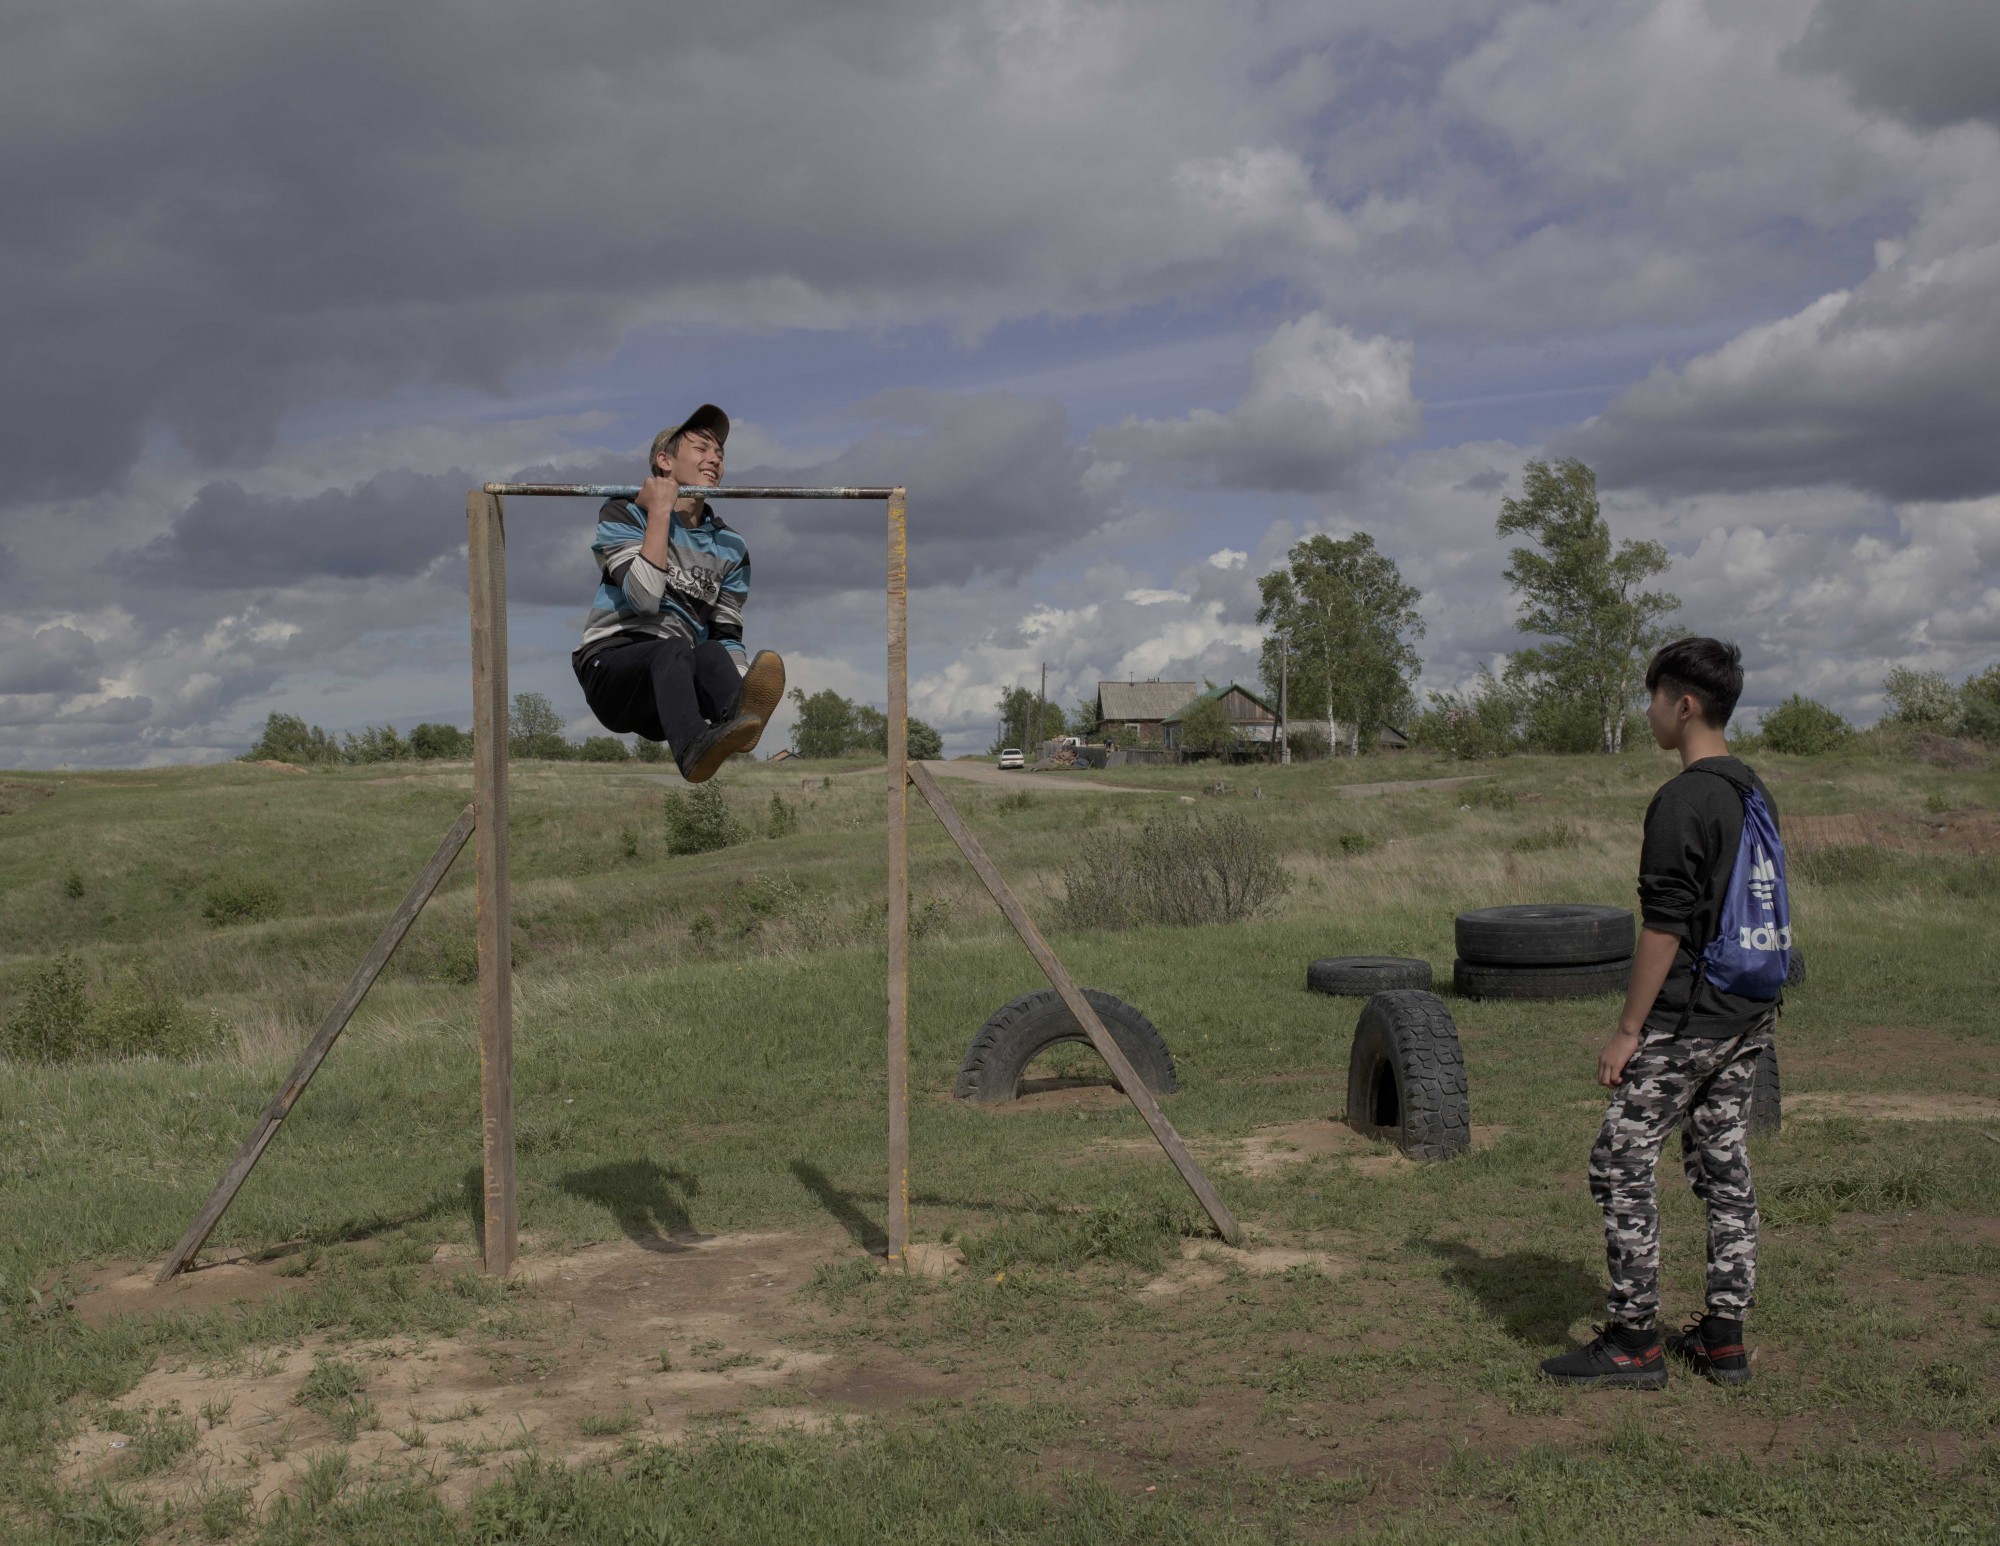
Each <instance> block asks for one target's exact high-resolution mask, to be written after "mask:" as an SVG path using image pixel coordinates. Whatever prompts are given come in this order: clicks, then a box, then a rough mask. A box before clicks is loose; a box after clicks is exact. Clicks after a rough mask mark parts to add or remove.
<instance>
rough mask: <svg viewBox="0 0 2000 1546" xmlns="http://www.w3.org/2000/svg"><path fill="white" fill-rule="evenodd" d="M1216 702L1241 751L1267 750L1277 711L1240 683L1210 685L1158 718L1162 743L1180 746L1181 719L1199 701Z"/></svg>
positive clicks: (1272, 738) (1275, 729) (1275, 727)
mask: <svg viewBox="0 0 2000 1546" xmlns="http://www.w3.org/2000/svg"><path fill="white" fill-rule="evenodd" d="M1210 702H1218V703H1220V704H1221V705H1222V710H1223V712H1224V713H1225V714H1227V715H1228V716H1229V728H1230V730H1231V731H1232V732H1234V735H1235V739H1236V744H1237V746H1238V747H1239V748H1241V749H1242V750H1244V751H1259V750H1261V751H1263V752H1266V753H1268V752H1269V751H1270V749H1271V748H1272V747H1273V746H1275V745H1276V744H1277V740H1278V711H1277V710H1276V709H1274V708H1272V707H1271V705H1270V704H1268V703H1266V702H1265V701H1264V700H1263V699H1262V698H1260V697H1258V696H1257V695H1256V694H1255V693H1253V692H1252V691H1250V689H1249V688H1247V687H1244V686H1242V685H1241V684H1239V683H1236V682H1231V683H1230V684H1229V685H1228V686H1227V687H1211V688H1209V689H1208V691H1206V692H1202V693H1197V694H1196V695H1195V696H1194V697H1192V698H1190V699H1189V700H1188V701H1187V702H1186V703H1183V704H1182V705H1181V706H1180V707H1179V708H1178V709H1176V710H1175V711H1174V712H1173V713H1171V714H1169V715H1168V716H1167V717H1166V718H1165V719H1163V720H1161V721H1160V738H1161V745H1163V746H1165V747H1166V748H1167V750H1169V751H1180V750H1182V749H1183V748H1182V744H1181V722H1182V720H1183V719H1185V718H1186V716H1187V714H1188V712H1189V711H1190V710H1192V709H1193V708H1194V706H1195V705H1196V704H1198V703H1210Z"/></svg>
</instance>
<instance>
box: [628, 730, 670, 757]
mask: <svg viewBox="0 0 2000 1546" xmlns="http://www.w3.org/2000/svg"><path fill="white" fill-rule="evenodd" d="M632 755H633V756H634V757H635V758H637V759H638V760H639V761H640V762H665V761H666V760H667V748H666V743H665V742H663V741H649V740H647V739H646V738H645V737H644V736H640V737H639V744H638V745H637V746H635V747H634V748H633V749H632Z"/></svg>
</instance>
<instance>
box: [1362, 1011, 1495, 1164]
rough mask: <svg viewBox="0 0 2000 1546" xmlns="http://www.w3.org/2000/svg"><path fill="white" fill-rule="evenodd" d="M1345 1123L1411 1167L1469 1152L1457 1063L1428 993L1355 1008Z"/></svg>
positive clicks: (1442, 1015) (1451, 1035)
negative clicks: (1382, 1142) (1383, 1143)
mask: <svg viewBox="0 0 2000 1546" xmlns="http://www.w3.org/2000/svg"><path fill="white" fill-rule="evenodd" d="M1347 1123H1348V1125H1349V1126H1350V1127H1352V1128H1353V1129H1354V1130H1355V1131H1356V1132H1358V1133H1362V1134H1364V1135H1365V1136H1367V1137H1370V1138H1386V1139H1388V1140H1389V1141H1390V1142H1391V1143H1393V1144H1395V1145H1396V1147H1397V1148H1399V1149H1401V1150H1402V1151H1403V1152H1404V1153H1405V1154H1407V1155H1409V1156H1410V1158H1411V1159H1420V1160H1442V1159H1450V1158H1451V1157H1452V1156H1453V1155H1455V1154H1463V1153H1464V1152H1465V1151H1466V1150H1467V1148H1469V1147H1470V1146H1471V1141H1472V1111H1471V1106H1470V1103H1469V1102H1468V1100H1467V1098H1466V1086H1465V1055H1464V1053H1463V1052H1462V1051H1461V1050H1460V1048H1459V1044H1458V1027H1457V1026H1456V1025H1454V1024H1453V1023H1452V1019H1451V1013H1450V1011H1449V1010H1447V1009H1446V1008H1445V1006H1444V1000H1443V999H1441V998H1439V997H1438V996H1437V995H1436V994H1435V993H1425V992H1422V991H1420V990H1418V989H1414V988H1399V989H1395V990H1392V991H1390V992H1387V993H1378V994H1376V995H1375V996H1374V997H1373V998H1371V999H1369V1000H1368V1002H1367V1003H1366V1004H1365V1005H1363V1006H1362V1009H1361V1019H1360V1021H1359V1022H1358V1023H1357V1024H1356V1025H1355V1027H1354V1047H1353V1050H1352V1051H1351V1052H1350V1053H1349V1054H1348V1059H1347Z"/></svg>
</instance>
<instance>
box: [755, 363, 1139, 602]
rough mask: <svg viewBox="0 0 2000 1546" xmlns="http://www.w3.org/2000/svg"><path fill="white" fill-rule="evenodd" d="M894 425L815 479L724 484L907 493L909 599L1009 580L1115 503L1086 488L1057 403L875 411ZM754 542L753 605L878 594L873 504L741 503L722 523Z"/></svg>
mask: <svg viewBox="0 0 2000 1546" xmlns="http://www.w3.org/2000/svg"><path fill="white" fill-rule="evenodd" d="M871 406H872V407H873V408H874V409H875V411H876V412H877V413H878V414H879V415H880V416H881V417H882V418H884V419H887V420H890V421H891V423H890V424H887V425H885V426H884V427H883V428H881V429H878V430H876V431H874V432H873V433H871V434H868V435H865V436H863V437H862V439H861V440H859V441H858V442H857V443H856V444H855V445H853V446H852V447H850V448H849V449H848V450H846V451H843V452H842V453H841V454H840V455H838V456H836V457H834V458H832V459H831V460H829V461H825V462H820V463H817V464H815V465H813V466H809V467H786V468H736V467H732V468H730V470H729V477H730V481H732V482H736V483H744V484H755V483H763V482H766V481H769V482H772V483H788V484H795V485H812V484H822V485H838V486H846V487H857V486H861V487H866V486H881V485H894V484H902V485H903V486H904V487H906V488H907V489H908V490H909V537H910V560H909V576H910V584H911V586H912V587H913V588H917V587H928V586H960V585H967V584H970V583H972V582H973V581H975V580H978V579H997V580H1012V579H1017V578H1019V577H1020V576H1021V575H1023V574H1026V573H1027V572H1028V571H1029V570H1031V569H1034V568H1035V567H1037V566H1038V565H1040V564H1042V563H1044V562H1046V561H1047V560H1048V559H1050V558H1051V557H1052V556H1054V555H1055V554H1056V553H1058V552H1060V551H1062V550H1063V549H1064V548H1067V547H1069V546H1071V545H1072V544H1073V543H1075V542H1077V541H1079V540H1080V539H1082V538H1084V537H1086V536H1089V535H1090V534H1091V533H1092V532H1094V531H1095V530H1096V529H1097V528H1098V527H1099V526H1101V525H1102V524H1103V522H1104V520H1105V518H1106V516H1107V514H1108V513H1109V504H1108V501H1107V499H1106V498H1105V496H1104V495H1103V494H1101V493H1096V492H1093V491H1092V490H1091V489H1090V488H1089V487H1087V486H1086V482H1085V473H1086V472H1087V471H1088V469H1089V467H1090V458H1089V456H1088V454H1087V453H1085V452H1084V451H1083V450H1082V449H1081V448H1080V447H1079V446H1077V445H1076V444H1075V443H1074V442H1073V441H1072V440H1071V438H1070V426H1069V420H1068V417H1067V415H1065V413H1064V412H1063V410H1062V408H1061V407H1060V406H1059V405H1058V404H1055V403H1052V402H1047V401H1037V400H1032V399H1025V398H1018V397H1009V396H1002V395H999V394H984V395H979V396H964V397H961V396H952V395H947V394H942V393H924V392H915V391H909V392H897V393H892V394H890V395H889V396H887V397H884V398H880V399H878V400H876V402H875V403H873V404H872V405H871ZM725 518H726V519H728V520H729V521H730V522H731V524H732V525H740V526H741V528H742V530H743V531H744V533H745V535H746V537H747V538H748V540H749V542H750V548H751V555H752V564H753V572H754V575H755V589H754V590H753V593H752V594H753V598H754V597H756V596H763V597H767V598H771V599H774V600H782V599H784V598H788V597H793V596H804V595H808V594H811V593H813V592H818V591H826V590H846V589H857V590H869V589H873V590H879V589H881V587H882V585H883V582H884V564H885V561H886V550H887V541H886V527H885V525H884V515H883V509H882V506H881V505H880V504H876V503H873V502H870V503H855V504H850V503H847V502H845V501H839V502H835V501H828V502H825V503H806V502H803V501H801V502H798V503H793V504H783V505H780V504H769V505H765V504H754V505H752V504H747V502H746V506H745V507H741V513H740V518H739V515H738V513H737V511H734V510H731V511H725Z"/></svg>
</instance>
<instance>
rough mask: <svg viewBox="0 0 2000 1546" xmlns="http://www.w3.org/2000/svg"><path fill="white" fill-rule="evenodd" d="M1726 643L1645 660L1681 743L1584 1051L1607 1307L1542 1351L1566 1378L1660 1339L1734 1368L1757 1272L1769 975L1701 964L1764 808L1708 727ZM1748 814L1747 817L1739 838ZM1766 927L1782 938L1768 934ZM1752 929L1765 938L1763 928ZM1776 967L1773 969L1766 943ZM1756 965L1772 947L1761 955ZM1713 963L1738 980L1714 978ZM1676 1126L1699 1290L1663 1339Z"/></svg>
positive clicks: (1578, 1379) (1731, 682)
mask: <svg viewBox="0 0 2000 1546" xmlns="http://www.w3.org/2000/svg"><path fill="white" fill-rule="evenodd" d="M1742 658H1743V657H1742V652H1741V651H1739V650H1738V649H1737V648H1736V646H1735V645H1733V644H1725V643H1723V642H1722V641H1721V640H1719V639H1681V640H1679V641H1677V642H1676V643H1673V644H1669V645H1667V646H1666V647H1665V648H1664V649H1662V650H1661V651H1660V652H1659V653H1658V654H1657V655H1655V656H1654V657H1653V659H1652V663H1651V664H1650V665H1649V666H1648V667H1647V669H1646V690H1647V692H1648V694H1649V695H1650V701H1649V702H1648V703H1647V706H1646V722H1647V724H1648V725H1649V726H1650V727H1651V729H1652V732H1653V739H1654V740H1656V741H1657V742H1659V744H1660V745H1661V746H1662V747H1663V748H1664V749H1666V750H1668V751H1677V752H1679V753H1680V758H1681V770H1682V771H1681V772H1680V774H1679V775H1678V776H1677V777H1675V778H1673V779H1670V780H1669V781H1668V782H1667V783H1666V784H1664V785H1663V786H1662V787H1661V789H1660V791H1659V793H1658V794H1656V795H1654V797H1653V803H1652V805H1651V806H1649V807H1648V808H1647V811H1646V830H1645V841H1644V846H1643V848H1642V850H1641V854H1640V860H1639V901H1640V909H1641V915H1642V919H1643V925H1644V927H1643V930H1642V932H1641V935H1640V939H1639V947H1638V952H1637V954H1636V955H1635V957H1634V959H1633V962H1632V977H1631V981H1630V985H1629V986H1628V988H1627V990H1626V995H1625V1009H1624V1012H1623V1013H1622V1014H1621V1015H1620V1016H1619V1019H1618V1030H1617V1033H1616V1034H1615V1035H1614V1036H1613V1037H1612V1038H1611V1040H1610V1041H1609V1042H1607V1043H1606V1044H1605V1047H1604V1050H1603V1052H1602V1053H1601V1054H1600V1055H1599V1057H1598V1060H1597V1082H1598V1083H1599V1084H1601V1085H1604V1086H1605V1087H1606V1088H1608V1089H1612V1090H1615V1091H1616V1092H1617V1093H1616V1094H1615V1095H1613V1096H1612V1099H1611V1103H1610V1105H1609V1107H1608V1108H1607V1109H1606V1111H1605V1113H1604V1127H1603V1130H1602V1131H1601V1132H1600V1133H1599V1134H1598V1138H1597V1143H1596V1145H1595V1147H1593V1148H1592V1150H1591V1152H1590V1191H1591V1195H1592V1196H1593V1197H1595V1198H1596V1199H1597V1203H1598V1206H1599V1207H1601V1208H1602V1209H1603V1210H1604V1248H1605V1258H1606V1261H1607V1263H1608V1265H1609V1267H1610V1273H1611V1292H1610V1297H1609V1300H1608V1303H1607V1308H1608V1310H1609V1313H1610V1319H1609V1322H1608V1324H1606V1325H1605V1326H1604V1327H1602V1328H1601V1329H1600V1331H1599V1334H1598V1336H1597V1337H1596V1339H1595V1340H1594V1341H1592V1342H1590V1343H1589V1344H1588V1345H1587V1346H1584V1347H1581V1348H1578V1349H1577V1350H1576V1351H1574V1352H1571V1353H1565V1354H1563V1355H1562V1356H1561V1357H1557V1358H1551V1359H1548V1360H1547V1361H1545V1362H1544V1363H1543V1364H1542V1372H1543V1373H1545V1374H1547V1375H1548V1376H1549V1377H1550V1378H1551V1379H1553V1380H1555V1381H1557V1382H1558V1383H1560V1384H1565V1385H1581V1386H1602V1385H1610V1386H1625V1387H1631V1388H1635V1389H1640V1390H1658V1389H1660V1388H1661V1387H1662V1386H1664V1385H1665V1384H1666V1383H1667V1354H1668V1353H1672V1354H1674V1355H1675V1356H1676V1357H1678V1358H1680V1359H1681V1360H1682V1361H1683V1362H1685V1363H1686V1364H1687V1365H1688V1366H1689V1367H1690V1368H1691V1369H1693V1370H1694V1371H1695V1372H1696V1373H1699V1374H1702V1375H1704V1376H1706V1377H1707V1378H1709V1379H1711V1380H1715V1381H1717V1382H1719V1383H1722V1384H1729V1385H1740V1384H1743V1383H1745V1382H1747V1381H1748V1380H1749V1378H1750V1359H1749V1355H1748V1354H1747V1353H1746V1351H1745V1349H1744V1346H1743V1320H1744V1316H1745V1315H1746V1314H1747V1313H1748V1312H1749V1309H1750V1305H1751V1301H1752V1297H1753V1291H1754V1289H1755V1287H1756V1279H1757V1199H1756V1195H1755V1194H1754V1193H1753V1192H1752V1190H1751V1186H1750V1157H1749V1153H1748V1151H1747V1148H1746V1145H1745V1137H1746V1125H1747V1116H1748V1106H1749V1100H1750V1090H1751V1083H1752V1080H1753V1078H1754V1076H1755V1072H1756V1066H1757V1058H1758V1055H1759V1054H1760V1053H1762V1052H1763V1051H1764V1050H1765V1049H1766V1048H1767V1047H1769V1046H1770V1045H1771V1035H1772V1030H1773V1028H1774V1026H1775V1025H1776V1022H1777V1009H1778V1002H1779V998H1780V990H1778V989H1777V988H1776V987H1775V986H1773V987H1772V992H1771V996H1770V997H1765V998H1758V997H1753V996H1748V995H1746V994H1744V993H1743V992H1741V991H1740V989H1741V987H1742V986H1743V983H1742V982H1741V981H1740V980H1739V978H1740V973H1736V974H1732V972H1731V971H1727V970H1725V971H1715V970H1712V968H1713V964H1714V959H1715V952H1716V944H1715V943H1712V942H1717V938H1718V927H1719V925H1720V923H1721V921H1722V918H1723V913H1724V908H1725V901H1726V898H1727V897H1728V895H1729V894H1730V892H1731V882H1732V876H1733V875H1734V872H1735V870H1736V868H1737V865H1738V862H1739V852H1738V851H1739V846H1740V845H1741V844H1742V842H1743V838H1744V824H1745V821H1746V819H1747V818H1746V808H1748V802H1749V801H1750V799H1751V797H1752V796H1753V795H1754V796H1755V797H1756V798H1757V799H1761V801H1762V802H1763V805H1764V807H1765V808H1766V809H1767V810H1768V811H1769V814H1770V828H1771V831H1772V833H1773V835H1775V828H1776V822H1777V812H1776V807H1775V805H1773V804H1772V802H1771V795H1770V791H1769V790H1767V789H1766V788H1765V787H1764V785H1763V782H1762V780H1760V779H1759V778H1758V777H1757V775H1756V774H1755V773H1753V772H1752V771H1751V770H1750V769H1749V768H1748V767H1747V766H1745V765H1744V764H1743V763H1742V762H1739V761H1738V760H1737V759H1736V758H1734V757H1732V756H1730V755H1729V748H1728V746H1727V744H1726V743H1725V741H1724V739H1723V733H1722V732H1723V727H1724V726H1725V725H1727V724H1728V723H1729V716H1730V714H1731V712H1732V711H1733V710H1734V709H1735V707H1736V700H1737V698H1738V697H1740V696H1741V694H1742V691H1743V665H1742ZM1761 830H1762V829H1761V828H1756V829H1753V834H1752V835H1753V837H1754V836H1755V835H1756V833H1757V832H1758V831H1761ZM1756 853H1757V855H1758V858H1757V859H1756V860H1755V861H1754V862H1753V864H1752V865H1751V866H1750V868H1751V869H1752V871H1753V873H1751V874H1748V875H1746V876H1745V877H1742V878H1741V883H1745V884H1748V885H1749V886H1751V888H1752V889H1753V891H1754V892H1755V894H1756V896H1757V898H1758V899H1759V900H1760V901H1768V899H1769V897H1770V895H1771V893H1772V891H1773V889H1774V887H1773V883H1772V881H1771V880H1769V879H1767V876H1771V875H1775V877H1776V879H1777V882H1778V886H1777V889H1778V890H1779V891H1780V892H1781V889H1782V887H1781V882H1782V874H1783V872H1782V869H1780V868H1776V867H1774V866H1773V864H1772V863H1771V859H1775V860H1776V861H1777V863H1778V864H1780V865H1781V864H1782V853H1778V854H1776V855H1772V856H1769V857H1768V858H1767V857H1764V856H1763V850H1762V849H1761V848H1758V849H1757V850H1756ZM1742 932H1743V933H1744V936H1745V943H1746V944H1747V943H1748V942H1749V938H1750V936H1751V934H1752V933H1753V932H1754V933H1758V934H1759V936H1760V938H1759V943H1760V946H1761V945H1762V944H1764V943H1769V944H1771V945H1772V946H1773V949H1774V952H1775V951H1780V950H1783V949H1788V948H1789V943H1790V929H1789V925H1786V926H1785V928H1784V929H1783V930H1782V931H1779V930H1766V931H1752V930H1747V929H1746V930H1744V931H1742ZM1780 935H1782V938H1780ZM1765 936H1768V937H1765ZM1777 959H1778V962H1779V963H1780V964H1779V965H1778V966H1777V968H1776V969H1777V978H1776V981H1778V982H1782V977H1783V970H1782V964H1781V963H1782V961H1783V959H1784V957H1783V956H1782V955H1779V956H1778V957H1777ZM1758 969H1759V970H1760V971H1761V972H1762V974H1763V975H1762V978H1761V979H1760V981H1758V982H1757V983H1755V984H1752V986H1755V987H1758V988H1759V989H1761V988H1762V987H1763V986H1765V985H1767V984H1769V983H1770V982H1771V978H1770V970H1771V964H1770V963H1768V962H1766V963H1760V965H1759V968H1758ZM1711 976H1719V977H1721V978H1722V979H1723V981H1724V983H1726V984H1729V985H1733V986H1736V987H1737V988H1738V989H1739V991H1736V992H1730V991H1725V988H1724V986H1720V985H1718V983H1717V982H1716V981H1712V980H1711ZM1676 1127H1679V1128H1680V1129H1681V1166H1682V1168H1683V1170H1685V1171H1686V1173H1687V1178H1688V1185H1689V1186H1691V1187H1692V1188H1693V1189H1694V1193H1695V1195H1696V1196H1697V1197H1699V1198H1700V1199H1701V1200H1702V1202H1703V1203H1704V1204H1705V1205H1706V1206H1707V1209H1708V1296H1707V1305H1706V1308H1705V1311H1704V1313H1703V1314H1702V1315H1701V1316H1700V1317H1699V1318H1698V1319H1696V1320H1694V1321H1692V1322H1690V1323H1689V1324H1688V1325H1687V1326H1686V1327H1685V1328H1684V1329H1683V1330H1682V1331H1681V1332H1680V1333H1679V1334H1678V1335H1669V1336H1668V1337H1666V1338H1665V1340H1664V1342H1663V1341H1662V1338H1661V1336H1660V1333H1659V1331H1658V1329H1657V1327H1656V1325H1655V1321H1656V1319H1657V1317H1658V1315H1659V1308H1660V1294H1659V1276H1660V1215H1659V1202H1658V1196H1657V1187H1656V1182H1655V1179H1654V1167H1655V1165H1656V1164H1657V1163H1658V1161H1659V1157H1660V1149H1661V1146H1662V1145H1663V1144H1664V1143H1665V1142H1666V1139H1667V1136H1668V1135H1669V1134H1670V1133H1672V1132H1673V1130H1674V1129H1675V1128H1676Z"/></svg>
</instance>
